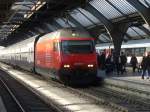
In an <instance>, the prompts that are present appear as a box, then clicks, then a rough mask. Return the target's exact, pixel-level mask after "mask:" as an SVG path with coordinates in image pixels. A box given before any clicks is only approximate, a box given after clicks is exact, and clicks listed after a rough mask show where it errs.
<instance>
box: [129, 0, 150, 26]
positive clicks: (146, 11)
mask: <svg viewBox="0 0 150 112" xmlns="http://www.w3.org/2000/svg"><path fill="white" fill-rule="evenodd" d="M127 1H128V2H129V3H130V4H131V5H132V6H134V7H135V8H136V9H137V10H138V12H139V14H140V15H141V17H142V18H143V19H144V21H145V23H147V24H148V25H149V26H150V8H146V7H145V6H144V5H143V4H142V3H141V2H140V1H139V0H127Z"/></svg>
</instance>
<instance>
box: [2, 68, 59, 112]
mask: <svg viewBox="0 0 150 112" xmlns="http://www.w3.org/2000/svg"><path fill="white" fill-rule="evenodd" d="M0 89H1V92H3V93H1V96H2V99H3V102H4V105H5V106H6V110H7V112H57V111H56V110H55V109H54V108H53V107H51V106H50V105H48V104H46V103H45V102H44V101H42V100H41V99H39V97H37V96H36V95H35V94H34V93H32V92H31V91H29V90H28V89H27V88H26V87H24V86H23V85H21V84H20V83H19V82H17V81H16V80H15V79H13V78H12V77H10V76H9V75H8V74H6V73H5V72H3V71H1V70H0Z"/></svg>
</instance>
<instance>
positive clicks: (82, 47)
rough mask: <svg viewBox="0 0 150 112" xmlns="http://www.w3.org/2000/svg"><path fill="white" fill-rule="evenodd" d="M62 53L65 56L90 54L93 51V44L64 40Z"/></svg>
mask: <svg viewBox="0 0 150 112" xmlns="http://www.w3.org/2000/svg"><path fill="white" fill-rule="evenodd" d="M62 51H63V52H64V53H66V54H71V53H92V52H93V51H94V43H93V41H89V40H80V41H79V40H65V41H62Z"/></svg>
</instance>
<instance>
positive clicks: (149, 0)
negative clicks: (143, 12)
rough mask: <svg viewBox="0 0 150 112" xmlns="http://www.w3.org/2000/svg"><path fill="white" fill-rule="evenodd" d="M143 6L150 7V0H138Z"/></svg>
mask: <svg viewBox="0 0 150 112" xmlns="http://www.w3.org/2000/svg"><path fill="white" fill-rule="evenodd" d="M139 1H140V2H141V3H142V4H143V5H144V6H145V7H147V8H149V7H150V0H139Z"/></svg>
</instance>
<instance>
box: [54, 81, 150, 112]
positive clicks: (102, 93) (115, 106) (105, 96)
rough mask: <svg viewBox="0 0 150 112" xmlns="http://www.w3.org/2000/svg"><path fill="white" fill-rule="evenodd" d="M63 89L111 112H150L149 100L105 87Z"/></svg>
mask: <svg viewBox="0 0 150 112" xmlns="http://www.w3.org/2000/svg"><path fill="white" fill-rule="evenodd" d="M51 83H52V84H54V85H55V86H56V85H59V86H62V85H61V84H58V83H57V82H54V81H51ZM56 83H57V84H56ZM111 86H113V85H111ZM63 89H65V90H67V91H70V92H73V93H75V94H80V95H82V96H84V97H86V98H87V99H89V98H91V99H93V100H95V102H97V103H99V104H101V105H104V106H108V107H109V108H111V109H112V110H113V112H114V111H115V112H150V100H149V99H146V98H142V97H138V96H136V95H133V94H130V93H126V92H124V91H118V90H114V89H111V88H108V87H105V86H101V87H87V88H86V87H85V88H71V87H67V86H66V88H64V87H63ZM143 94H144V93H143ZM145 94H147V93H145Z"/></svg>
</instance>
